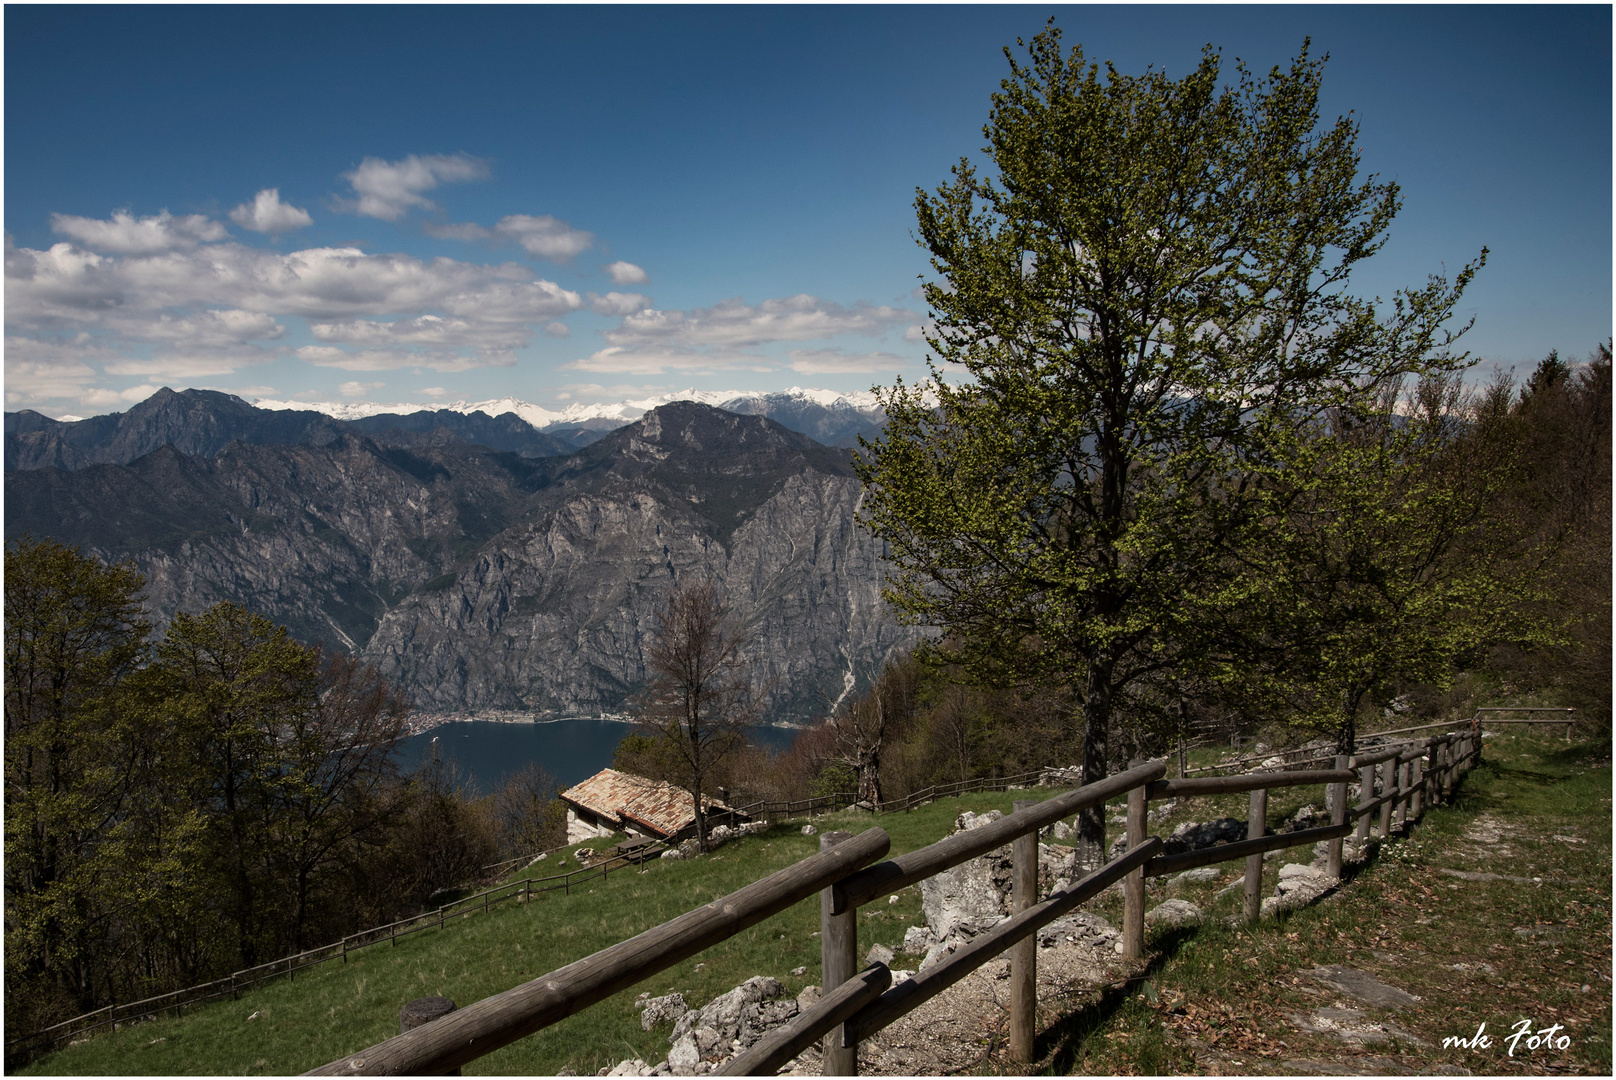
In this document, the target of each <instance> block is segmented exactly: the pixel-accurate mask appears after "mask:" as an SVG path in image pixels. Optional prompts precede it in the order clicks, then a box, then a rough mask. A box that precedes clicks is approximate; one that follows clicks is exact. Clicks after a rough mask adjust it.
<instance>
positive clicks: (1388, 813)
mask: <svg viewBox="0 0 1616 1080" xmlns="http://www.w3.org/2000/svg"><path fill="white" fill-rule="evenodd" d="M1396 777H1397V759H1396V758H1389V759H1387V760H1386V761H1382V762H1381V763H1380V796H1381V799H1382V802H1381V804H1380V838H1381V839H1382V840H1390V839H1391V836H1392V792H1393V791H1394V790H1396V787H1397V784H1396Z"/></svg>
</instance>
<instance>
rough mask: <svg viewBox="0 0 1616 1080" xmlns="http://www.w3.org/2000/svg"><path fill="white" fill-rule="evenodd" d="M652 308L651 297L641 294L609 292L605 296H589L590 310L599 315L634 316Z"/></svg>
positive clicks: (592, 294) (594, 294) (593, 294)
mask: <svg viewBox="0 0 1616 1080" xmlns="http://www.w3.org/2000/svg"><path fill="white" fill-rule="evenodd" d="M650 306H651V298H650V297H649V296H641V295H640V294H639V293H620V292H609V293H607V294H606V295H605V296H601V295H600V294H598V293H590V294H589V309H590V310H591V311H593V312H595V313H596V314H598V315H632V314H634V313H635V312H636V311H644V310H645V309H646V308H648V307H650Z"/></svg>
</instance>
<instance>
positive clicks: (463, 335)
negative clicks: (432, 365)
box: [309, 315, 533, 349]
mask: <svg viewBox="0 0 1616 1080" xmlns="http://www.w3.org/2000/svg"><path fill="white" fill-rule="evenodd" d="M309 332H310V333H312V334H313V335H314V337H315V338H316V339H317V340H319V341H335V342H341V343H343V344H347V345H381V346H399V345H437V346H472V347H478V348H503V349H513V348H518V347H520V346H523V345H526V344H527V343H528V342H530V341H531V340H532V339H533V332H532V331H531V330H529V329H528V328H527V327H526V326H524V325H522V324H519V323H516V324H513V323H499V324H493V325H477V324H475V323H472V322H469V321H467V320H465V319H457V318H449V319H445V318H442V317H440V316H437V315H421V316H418V317H416V318H414V319H398V320H396V321H394V322H371V321H369V320H363V319H361V320H356V321H354V322H345V323H310V324H309Z"/></svg>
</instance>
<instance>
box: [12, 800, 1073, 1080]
mask: <svg viewBox="0 0 1616 1080" xmlns="http://www.w3.org/2000/svg"><path fill="white" fill-rule="evenodd" d="M1047 771H1048V770H1040V771H1039V772H1032V773H1022V774H1019V775H1017V776H1010V777H1001V778H979V779H976V780H963V781H960V782H958V783H954V784H943V785H934V786H932V787H929V788H926V789H924V790H922V791H919V792H915V793H913V794H911V795H910V796H908V797H907V798H906V799H901V800H895V801H892V802H886V803H882V804H881V806H880V807H879V808H878V810H879V811H880V812H882V813H896V812H898V811H908V810H910V809H912V808H913V807H915V806H919V805H921V804H922V803H925V802H930V801H934V800H935V799H939V798H946V797H948V796H950V795H959V794H964V793H967V792H973V791H986V790H993V791H1002V790H1005V788H1006V787H1009V786H1015V785H1016V784H1018V783H1021V782H1024V781H1035V780H1037V779H1038V778H1039V777H1040V776H1042V775H1044V773H1045V772H1047ZM857 800H858V796H857V795H856V794H854V793H852V792H837V793H835V794H831V795H821V796H815V797H813V798H808V799H798V800H795V801H773V802H770V801H761V802H756V803H752V804H749V805H747V806H744V807H738V808H736V809H735V811H734V813H733V814H731V815H729V816H730V817H731V818H732V819H733V818H734V817H737V816H741V815H745V816H747V817H753V818H767V819H768V820H776V819H778V818H779V817H781V816H782V815H796V814H802V813H808V814H814V813H826V812H829V811H833V810H837V809H842V808H845V807H848V806H852V805H853V804H854V803H855V802H856V801H857ZM719 817H720V819H722V817H723V815H720V816H719ZM667 846H668V845H667V844H665V843H663V842H661V841H657V842H655V844H654V847H651V848H647V849H646V850H647V851H650V850H656V851H661V850H665V849H666V848H667ZM554 850H561V849H554ZM531 858H532V856H522V857H520V858H517V859H507V860H505V861H504V862H498V863H490V864H489V865H488V866H485V867H483V870H484V871H485V872H493V871H498V870H501V869H503V868H505V867H508V866H513V865H515V864H516V863H518V862H521V861H523V859H529V860H530V859H531ZM643 858H644V855H643V854H641V855H639V856H637V857H636V859H635V860H626V859H623V858H621V857H618V858H612V859H608V860H606V861H605V862H601V863H595V864H593V865H591V866H587V867H583V868H580V869H578V870H572V871H568V872H567V873H564V874H551V875H549V876H548V877H541V878H531V877H530V878H524V879H522V880H521V881H515V882H507V883H505V884H502V885H496V886H494V887H493V888H492V889H487V890H484V891H482V892H478V893H474V894H472V895H470V896H466V897H462V898H461V899H459V900H456V901H453V902H451V903H449V904H444V905H442V906H440V907H437V908H432V909H429V910H427V911H423V912H421V913H420V914H417V915H411V916H410V917H408V918H405V919H399V920H397V921H394V922H390V923H387V924H385V925H382V926H373V927H370V928H369V929H366V930H360V931H358V932H357V933H353V934H349V935H348V936H347V937H344V938H343V939H342V940H341V941H337V942H333V943H332V944H329V945H322V946H319V947H317V948H313V949H307V950H305V951H303V952H300V953H297V954H295V955H292V956H283V957H280V958H278V959H276V960H271V961H270V962H268V963H266V964H259V965H258V966H256V967H251V968H246V969H243V970H241V971H237V972H234V973H232V974H230V975H228V976H225V977H223V978H219V979H214V980H213V981H211V982H206V983H201V984H199V985H197V986H188V987H185V988H183V989H180V990H171V991H169V992H167V993H163V994H156V995H154V996H152V997H147V998H142V999H141V1000H139V1001H131V1002H125V1003H119V1004H113V1005H106V1006H103V1007H102V1008H100V1009H96V1010H94V1011H93V1012H88V1013H85V1014H83V1015H81V1016H75V1017H72V1018H71V1019H68V1020H63V1021H61V1022H60V1023H57V1024H53V1025H51V1026H50V1027H47V1028H43V1029H41V1030H39V1031H33V1032H28V1033H26V1034H23V1035H15V1036H10V1037H8V1038H7V1040H6V1055H7V1058H8V1059H10V1058H12V1057H13V1056H14V1055H16V1054H18V1052H19V1051H23V1050H27V1051H29V1052H31V1053H42V1052H44V1051H46V1050H50V1049H53V1048H55V1047H57V1046H60V1045H61V1044H63V1043H65V1042H69V1041H71V1040H73V1039H75V1038H79V1037H82V1036H85V1035H88V1034H90V1033H92V1032H95V1031H98V1030H100V1029H102V1028H106V1027H116V1026H118V1025H120V1024H124V1023H133V1022H136V1021H141V1020H148V1019H152V1018H154V1017H156V1016H159V1015H161V1014H164V1013H170V1012H173V1013H178V1012H183V1011H184V1010H185V1009H188V1008H191V1007H192V1006H196V1005H202V1004H205V1003H207V1002H210V1001H217V1000H219V999H221V998H225V997H230V998H238V997H240V996H241V992H242V991H243V990H246V989H249V988H251V987H253V986H256V985H258V984H260V983H263V982H266V981H268V980H270V979H278V978H281V977H283V976H284V977H286V978H291V979H295V978H296V976H297V973H298V972H299V971H302V970H304V969H306V968H310V967H314V966H316V965H318V964H323V963H326V962H327V961H330V960H341V961H342V962H343V963H347V962H348V954H349V953H352V952H357V951H358V950H360V949H362V948H365V947H366V946H369V945H376V944H380V943H381V942H384V941H385V942H387V943H389V945H396V944H397V942H398V939H399V938H401V937H408V936H409V935H410V934H413V933H415V932H417V931H419V930H425V929H429V928H437V929H442V928H444V927H445V926H447V925H449V922H450V921H451V920H453V919H457V918H462V917H464V916H466V915H469V914H471V913H473V912H475V911H483V912H487V911H489V910H490V909H491V906H492V905H495V904H499V903H503V902H505V901H508V900H520V901H521V902H523V903H525V902H527V900H528V899H530V898H531V897H532V895H533V894H534V893H545V892H551V891H560V892H563V893H567V892H570V891H571V889H572V886H573V885H582V884H584V883H586V882H589V881H596V880H601V879H604V878H606V877H607V876H608V875H609V874H610V873H611V872H612V871H613V870H616V869H621V868H622V867H623V866H625V865H627V864H628V862H630V861H639V860H640V859H643Z"/></svg>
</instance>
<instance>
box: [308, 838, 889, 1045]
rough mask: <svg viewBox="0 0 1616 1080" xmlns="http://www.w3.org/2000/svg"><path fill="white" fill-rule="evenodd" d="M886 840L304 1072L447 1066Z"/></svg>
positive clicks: (749, 921) (748, 921) (804, 865)
mask: <svg viewBox="0 0 1616 1080" xmlns="http://www.w3.org/2000/svg"><path fill="white" fill-rule="evenodd" d="M889 846H890V841H889V840H888V839H887V834H886V833H885V832H883V831H882V830H880V829H868V830H866V831H864V832H863V833H860V834H859V835H858V836H855V837H853V838H852V839H850V840H846V841H844V842H842V843H841V844H838V845H837V846H836V847H834V848H832V849H831V850H830V851H827V852H821V853H820V854H818V855H812V856H809V857H808V858H806V859H804V860H802V861H801V862H799V863H795V864H793V865H791V866H788V867H786V868H785V869H784V870H781V871H779V872H777V873H774V874H771V875H769V876H768V877H766V878H764V879H763V880H762V881H756V882H753V883H752V884H751V885H748V886H746V887H745V888H743V889H740V890H738V891H736V892H733V893H730V894H729V895H728V896H725V897H722V898H721V899H718V900H714V901H713V902H712V903H710V904H706V905H703V906H702V907H699V908H697V909H695V910H694V911H688V912H686V913H685V914H683V915H680V916H679V917H678V918H675V919H672V920H670V921H668V922H665V923H663V924H662V925H660V926H656V927H653V928H651V929H650V930H647V931H645V932H644V933H643V934H639V935H636V936H635V937H632V938H629V939H628V940H627V941H623V942H619V943H618V944H616V945H613V946H611V947H610V948H606V949H602V950H601V951H600V952H597V953H595V954H593V955H592V956H587V957H585V958H584V959H582V960H579V961H577V962H576V963H573V964H569V965H567V966H566V967H564V968H560V969H559V970H557V971H553V972H551V973H550V974H548V975H543V976H540V977H539V978H537V979H534V980H532V981H531V982H527V983H523V984H522V985H521V986H518V987H515V988H514V989H511V990H506V991H505V992H504V993H500V994H495V995H494V996H493V997H488V998H484V999H483V1000H481V1001H479V1002H476V1003H475V1004H472V1005H468V1006H466V1007H465V1008H463V1009H457V1010H455V1011H454V1012H452V1013H449V1014H448V1015H447V1016H444V1017H441V1018H440V1019H438V1020H435V1021H433V1022H432V1023H429V1024H423V1025H422V1026H420V1027H418V1028H414V1029H412V1030H410V1031H406V1032H404V1033H403V1034H402V1035H396V1036H394V1037H393V1038H391V1039H388V1040H387V1041H386V1042H384V1043H378V1044H377V1045H375V1046H373V1047H371V1048H370V1049H368V1050H361V1051H360V1052H359V1053H357V1054H351V1055H349V1056H348V1057H345V1058H342V1059H340V1060H338V1061H334V1062H332V1063H331V1064H329V1065H326V1066H323V1067H322V1068H319V1069H314V1070H312V1071H311V1072H309V1073H307V1074H305V1075H309V1076H351V1075H400V1074H406V1075H417V1074H442V1073H446V1072H448V1071H449V1070H451V1069H457V1068H459V1067H460V1066H462V1065H464V1064H466V1063H467V1062H469V1061H475V1060H476V1059H477V1058H479V1057H482V1056H483V1055H484V1054H486V1053H489V1052H490V1051H492V1050H497V1049H499V1048H500V1047H501V1046H505V1045H506V1044H508V1043H512V1042H515V1041H516V1040H517V1039H519V1038H521V1037H522V1036H524V1035H529V1034H532V1033H533V1032H535V1031H538V1030H539V1029H541V1028H544V1027H548V1026H549V1025H550V1024H553V1023H555V1022H556V1021H557V1020H562V1019H564V1018H566V1017H568V1016H571V1015H572V1014H573V1013H575V1012H579V1011H581V1010H583V1009H584V1008H587V1007H588V1006H590V1005H593V1004H594V1003H595V1002H597V1001H600V1000H601V999H602V998H606V997H610V996H611V995H612V994H615V993H617V991H619V990H624V989H627V988H628V987H630V986H633V985H634V984H635V983H637V982H640V981H641V980H642V979H646V978H649V977H650V976H652V975H655V974H656V973H657V972H659V971H664V970H666V969H667V968H669V967H672V966H673V965H674V964H677V963H678V962H679V961H681V960H684V959H686V958H687V957H690V956H694V955H695V954H696V953H698V952H701V951H702V950H703V949H705V948H707V947H708V946H709V945H714V944H717V943H718V942H720V941H723V940H725V939H726V938H729V937H732V936H733V935H735V934H737V933H739V932H740V931H742V930H744V929H746V928H747V927H749V926H752V925H754V924H756V923H759V922H762V921H763V920H764V919H766V918H768V917H769V916H770V915H774V914H775V913H777V912H780V911H784V910H785V909H786V908H788V907H790V906H791V905H792V904H795V903H796V902H797V901H799V900H802V899H805V898H807V897H810V896H813V895H814V894H816V893H818V892H819V891H820V890H821V889H823V888H825V887H826V886H828V885H830V884H831V883H832V882H834V881H836V880H838V879H840V878H842V877H845V876H846V875H847V873H848V872H849V871H850V870H854V869H857V868H858V867H860V866H863V865H864V864H865V863H868V862H871V861H872V860H874V859H879V858H880V857H881V856H882V855H885V854H886V852H887V848H888V847H889Z"/></svg>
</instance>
